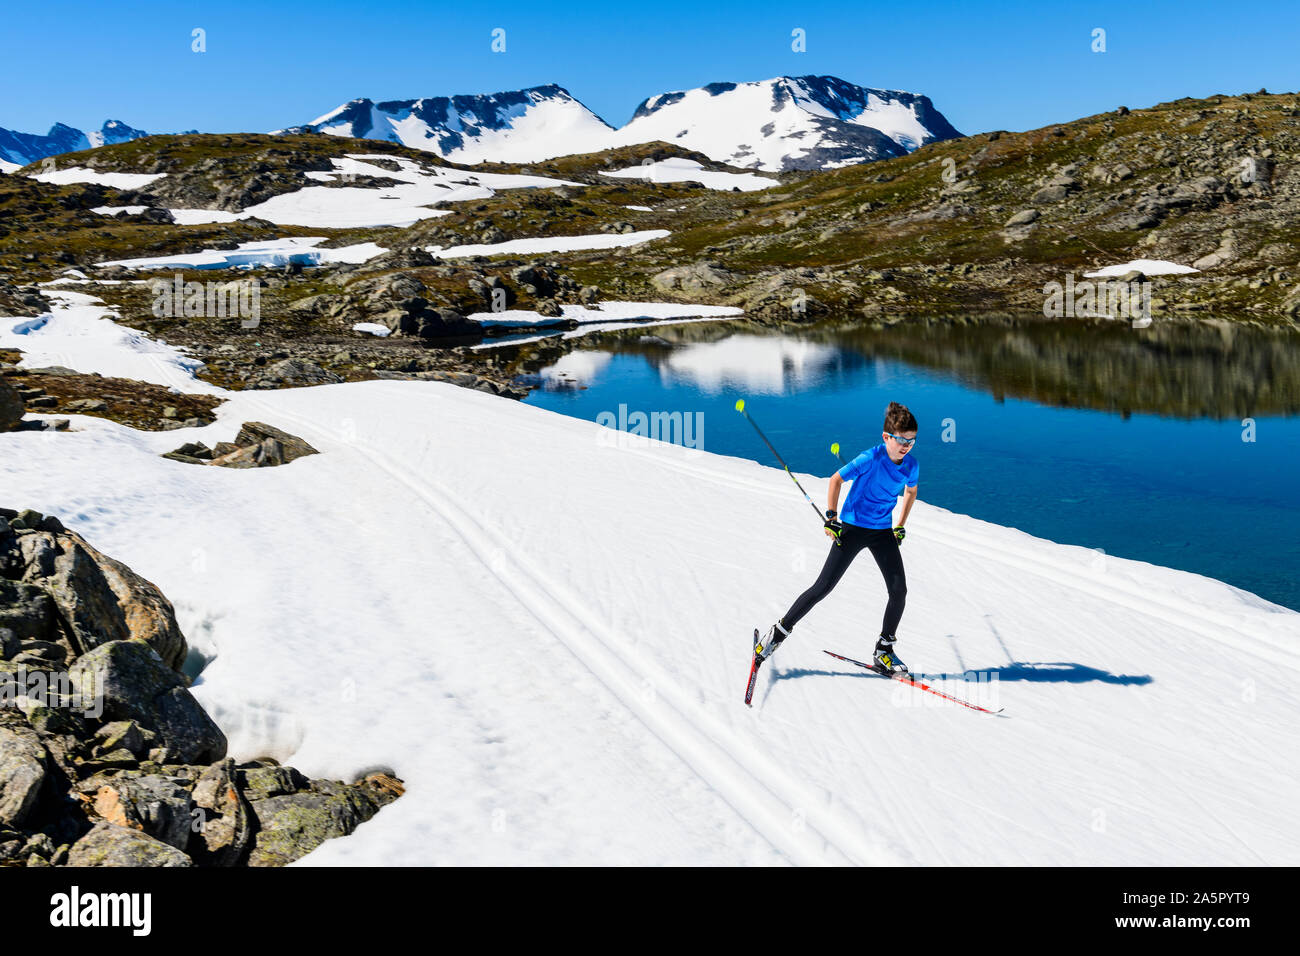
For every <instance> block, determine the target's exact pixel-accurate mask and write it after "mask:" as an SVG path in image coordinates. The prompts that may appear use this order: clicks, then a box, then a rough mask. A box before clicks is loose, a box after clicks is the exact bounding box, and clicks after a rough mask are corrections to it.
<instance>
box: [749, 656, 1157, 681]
mask: <svg viewBox="0 0 1300 956" xmlns="http://www.w3.org/2000/svg"><path fill="white" fill-rule="evenodd" d="M995 674H996V675H997V679H998V680H999V681H1004V680H1020V681H1034V682H1038V683H1057V684H1084V683H1087V682H1089V681H1099V682H1100V683H1103V684H1131V685H1140V684H1150V683H1151V682H1152V681H1153V680H1154V679H1155V678H1153V677H1152V676H1151V675H1150V674H1112V673H1111V672H1110V671H1104V670H1102V669H1101V668H1098V667H1089V666H1088V665H1087V664H1072V663H1066V662H1064V661H1058V662H1039V663H1028V662H1023V661H1014V662H1012V663H1010V664H1005V665H1003V666H1001V667H986V668H982V669H975V668H971V669H970V670H966V671H960V672H957V673H951V674H913V675H912V676H913V677H915V678H916V679H917V680H926V681H931V680H960V681H967V682H969V683H976V682H979V681H981V680H982V681H989V680H992V679H993V675H995ZM883 676H884V675H883V674H876V673H874V672H872V671H868V670H864V669H862V668H859V667H855V666H854V665H852V664H848V665H846V668H845V670H839V671H832V670H817V669H815V668H811V667H792V668H790V669H789V670H776V671H774V672H773V674H772V681H773V682H776V681H779V680H790V679H792V678H796V677H875V678H880V677H883Z"/></svg>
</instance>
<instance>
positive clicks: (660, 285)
mask: <svg viewBox="0 0 1300 956" xmlns="http://www.w3.org/2000/svg"><path fill="white" fill-rule="evenodd" d="M734 279H735V276H733V275H732V273H730V272H728V271H726V270H725V269H723V268H721V267H720V266H716V265H714V264H713V263H710V262H694V263H691V264H690V265H685V266H673V267H672V268H671V269H665V270H664V271H663V272H660V273H659V274H657V275H655V276H652V277H651V279H650V283H651V284H652V285H653V286H654V287H655V288H656V289H661V290H663V291H664V292H678V291H680V292H686V293H699V292H709V291H718V290H721V289H723V288H725V287H726V286H727V285H729V284H730V283H731V282H732V281H733V280H734Z"/></svg>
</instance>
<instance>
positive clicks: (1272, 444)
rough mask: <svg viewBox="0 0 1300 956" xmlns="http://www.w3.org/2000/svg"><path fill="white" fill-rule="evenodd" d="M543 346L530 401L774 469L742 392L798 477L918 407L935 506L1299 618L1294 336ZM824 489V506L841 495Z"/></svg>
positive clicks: (847, 335) (1021, 330) (830, 335)
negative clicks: (1228, 590) (1203, 584)
mask: <svg viewBox="0 0 1300 956" xmlns="http://www.w3.org/2000/svg"><path fill="white" fill-rule="evenodd" d="M542 348H543V349H544V350H549V355H548V354H545V353H543V354H540V355H539V356H538V357H537V358H535V359H534V360H532V361H531V365H530V367H535V368H536V373H535V374H534V375H532V376H530V380H531V381H533V382H536V383H539V384H540V386H541V387H539V388H537V389H536V390H535V391H534V392H533V393H532V395H531V396H530V397H529V398H528V399H527V401H528V402H530V403H531V404H535V405H540V406H542V407H545V408H549V409H552V410H554V411H558V412H562V413H564V414H567V415H572V416H575V417H578V418H584V419H589V420H592V421H595V420H597V417H598V416H599V415H601V413H608V414H610V415H613V416H617V415H618V414H619V410H620V405H623V406H626V409H625V410H624V413H625V416H627V415H631V414H632V413H633V412H636V411H641V412H644V413H646V414H647V415H649V414H650V413H653V412H661V413H662V412H682V413H685V414H689V415H690V416H691V421H692V422H693V423H697V425H702V434H699V435H696V434H694V433H692V436H691V437H692V438H699V439H700V446H701V447H703V448H704V449H705V450H707V451H710V452H716V453H718V454H723V455H735V456H739V457H743V458H750V459H753V460H755V461H758V462H762V463H764V464H773V465H774V464H776V461H775V459H774V458H773V457H772V455H771V453H770V452H769V451H768V450H767V448H766V446H764V445H763V443H762V442H761V440H760V439H759V438H758V436H757V435H756V434H755V432H754V430H753V429H752V428H751V426H750V425H749V424H748V423H747V422H746V421H745V420H744V418H743V417H742V416H740V415H739V414H737V413H736V411H735V409H734V405H735V402H736V399H738V398H744V399H745V400H746V408H747V410H748V411H749V412H750V414H751V415H752V416H753V417H754V419H755V420H756V421H757V422H758V424H759V425H760V426H761V427H762V429H763V431H764V432H765V433H766V434H767V436H768V438H769V439H770V440H771V441H772V443H773V444H774V445H775V446H776V448H777V450H778V451H780V452H781V454H782V455H783V456H784V457H785V459H786V461H787V462H788V463H789V464H790V467H791V468H792V469H794V470H795V471H801V472H811V473H813V474H817V475H829V474H830V472H831V471H832V470H834V469H835V468H836V467H838V465H837V463H836V461H835V460H834V458H832V457H831V454H830V451H829V448H830V445H831V443H832V442H839V443H840V444H841V445H842V446H843V448H842V452H843V453H844V454H845V456H846V457H850V458H851V457H852V456H853V455H854V454H856V453H857V452H858V451H860V450H862V449H864V448H867V447H870V446H871V445H873V444H875V443H877V442H878V441H879V440H880V425H881V421H882V418H883V411H884V408H885V406H886V405H887V404H888V402H889V401H890V400H895V401H899V402H902V403H904V404H906V405H908V406H909V407H910V408H911V409H912V411H913V413H914V414H915V415H916V416H917V419H918V420H919V422H920V426H921V428H920V433H919V438H918V441H917V445H916V448H915V449H914V451H913V454H915V455H916V456H917V458H918V459H919V460H920V463H921V480H920V485H919V487H920V496H921V498H922V499H923V500H926V501H929V502H932V503H934V504H937V505H940V506H942V507H944V508H948V509H951V510H952V511H957V512H962V513H964V514H969V515H973V516H975V517H978V518H982V519H984V520H987V521H992V522H996V523H997V524H1001V525H1010V526H1013V527H1016V528H1019V529H1021V530H1023V531H1026V532H1028V533H1030V534H1033V535H1037V536H1040V537H1044V538H1050V539H1052V540H1055V541H1060V542H1065V543H1069V544H1077V545H1083V546H1085V547H1092V548H1101V549H1104V550H1105V551H1106V552H1107V553H1108V554H1114V555H1118V556H1121V557H1127V558H1135V559H1138V560H1142V561H1150V562H1152V563H1155V564H1161V565H1166V566H1169V567H1174V568H1180V569H1183V570H1187V571H1194V572H1197V573H1200V574H1205V575H1208V576H1210V577H1215V578H1218V579H1220V580H1223V581H1226V582H1228V583H1230V584H1233V585H1236V586H1237V587H1240V588H1244V589H1245V590H1248V591H1253V592H1254V593H1256V594H1258V595H1260V596H1262V597H1264V598H1267V599H1268V600H1270V601H1274V602H1276V603H1279V604H1283V605H1286V606H1288V607H1291V608H1295V609H1300V580H1298V579H1300V491H1298V488H1300V334H1297V333H1296V332H1294V331H1287V330H1267V329H1254V328H1248V327H1241V326H1235V325H1232V324H1229V323H1227V322H1216V321H1210V322H1199V323H1195V324H1191V323H1177V324H1176V323H1172V322H1169V323H1160V322H1157V323H1156V324H1155V325H1153V326H1152V327H1151V328H1148V329H1142V330H1135V329H1132V328H1129V327H1128V326H1127V325H1124V324H1122V323H1102V324H1097V323H1086V322H1079V323H1059V322H1058V323H1048V322H1034V321H1022V322H1014V321H1011V320H1002V321H989V320H984V321H979V322H973V321H972V322H969V323H967V322H956V323H954V322H951V321H943V322H934V323H929V324H927V323H906V324H900V325H896V326H893V327H889V328H866V327H858V328H844V327H837V328H831V327H822V328H810V329H805V330H800V331H798V332H789V331H785V332H779V333H778V332H769V331H765V330H762V329H749V328H746V329H745V330H743V331H742V330H740V329H738V328H737V327H735V326H729V325H727V324H725V323H713V322H709V323H700V324H690V325H676V326H658V327H655V328H650V329H644V330H633V331H628V332H620V333H605V334H601V335H598V336H592V337H590V338H582V339H578V340H577V341H576V342H568V343H566V344H565V346H564V347H560V346H558V345H556V343H554V342H550V343H546V344H545V345H543V346H542ZM566 350H567V351H568V354H562V352H563V351H566ZM696 413H702V414H700V415H699V416H698V417H697V415H696ZM1245 419H1252V420H1253V426H1252V424H1251V422H1249V421H1247V422H1245V423H1244V424H1243V420H1245ZM661 437H668V436H666V435H665V436H661ZM1252 437H1253V439H1254V440H1253V441H1249V440H1243V438H1247V439H1249V438H1252ZM808 490H809V493H810V494H812V495H813V497H814V499H815V500H817V501H818V503H819V506H821V503H822V501H823V499H824V494H825V486H824V485H822V484H819V486H818V487H817V488H816V489H815V490H814V489H812V488H810V489H808ZM791 494H792V495H794V496H796V497H797V495H798V492H797V491H796V490H795V489H794V488H793V487H791ZM809 518H810V520H811V515H810V516H809Z"/></svg>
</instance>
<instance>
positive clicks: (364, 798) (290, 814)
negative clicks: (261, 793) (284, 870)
mask: <svg viewBox="0 0 1300 956" xmlns="http://www.w3.org/2000/svg"><path fill="white" fill-rule="evenodd" d="M330 789H332V790H334V788H330ZM252 806H253V812H254V813H255V814H256V816H257V822H258V830H257V834H256V836H254V837H253V845H252V848H251V850H250V851H249V854H248V865H249V866H284V865H285V864H287V863H292V862H293V861H294V860H296V859H299V858H300V857H302V856H305V855H306V854H308V853H310V852H311V851H312V850H314V849H316V847H318V846H320V845H321V844H322V843H324V842H325V841H326V840H330V839H334V838H335V837H341V836H347V835H348V834H350V833H352V832H353V831H354V830H356V828H357V827H358V826H360V825H361V824H362V823H364V822H365V821H367V820H369V819H370V818H371V817H373V816H374V815H375V814H376V813H377V812H378V811H379V807H378V806H377V805H376V803H375V802H374V800H372V799H371V798H370V796H369V795H368V794H367V793H366V792H365V791H364V790H362V789H361V788H359V787H347V786H338V787H337V789H336V790H335V792H332V793H331V792H319V791H315V790H304V791H300V792H298V793H292V794H284V795H282V796H276V797H267V798H266V799H264V800H258V801H256V802H254V803H253V804H252Z"/></svg>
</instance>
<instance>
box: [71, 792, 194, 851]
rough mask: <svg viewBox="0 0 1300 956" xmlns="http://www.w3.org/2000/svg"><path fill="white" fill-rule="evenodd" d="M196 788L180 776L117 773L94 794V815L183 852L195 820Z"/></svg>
mask: <svg viewBox="0 0 1300 956" xmlns="http://www.w3.org/2000/svg"><path fill="white" fill-rule="evenodd" d="M193 786H194V784H193V783H192V782H190V781H187V780H185V779H183V778H179V777H166V776H162V775H160V774H140V775H138V776H136V775H133V774H130V773H121V774H117V775H116V776H114V777H113V778H112V779H110V780H109V781H108V782H107V783H105V784H104V785H103V786H101V787H100V788H99V789H98V790H97V791H96V792H95V796H94V808H95V813H97V814H98V815H99V816H100V817H102V818H103V819H105V820H107V821H108V822H109V823H115V824H117V825H118V826H123V827H131V828H134V829H136V830H139V831H140V832H141V833H146V834H148V835H149V836H151V837H153V838H154V839H155V840H161V841H162V842H163V843H166V844H167V845H168V846H171V847H175V848H176V849H178V850H182V851H183V850H184V849H185V848H186V846H187V845H188V844H189V841H190V832H191V829H192V824H193V823H194V821H195V816H194V814H193V812H192V811H193V808H194V802H193V800H192V799H191V798H190V790H191V788H192V787H193Z"/></svg>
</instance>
